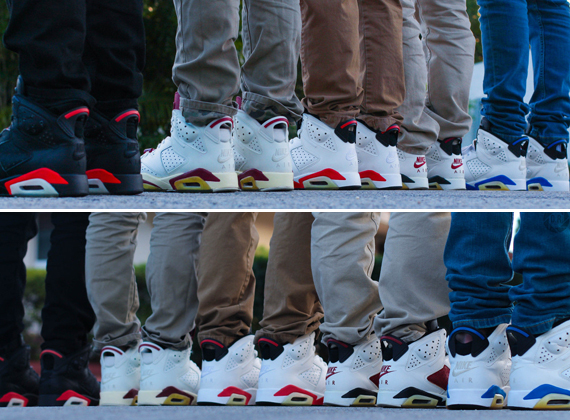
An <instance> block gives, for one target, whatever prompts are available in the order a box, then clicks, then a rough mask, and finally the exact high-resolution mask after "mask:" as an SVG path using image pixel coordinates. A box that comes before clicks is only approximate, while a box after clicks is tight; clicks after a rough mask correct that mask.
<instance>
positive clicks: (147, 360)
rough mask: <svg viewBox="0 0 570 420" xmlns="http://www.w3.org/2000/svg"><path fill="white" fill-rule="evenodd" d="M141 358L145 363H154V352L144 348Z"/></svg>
mask: <svg viewBox="0 0 570 420" xmlns="http://www.w3.org/2000/svg"><path fill="white" fill-rule="evenodd" d="M141 360H142V362H143V363H144V364H145V365H149V364H151V363H152V352H151V351H149V350H143V351H142V352H141Z"/></svg>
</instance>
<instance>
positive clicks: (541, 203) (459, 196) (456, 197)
mask: <svg viewBox="0 0 570 420" xmlns="http://www.w3.org/2000/svg"><path fill="white" fill-rule="evenodd" d="M0 209H99V210H104V209H117V210H125V209H137V210H142V209H146V210H154V209H188V210H191V209H220V210H223V209H310V210H314V209H323V210H325V209H378V210H391V209H516V210H523V209H545V210H554V209H564V210H566V209H570V193H567V192H566V193H557V192H527V191H430V190H423V191H420V190H416V191H392V190H390V191H378V190H376V191H367V190H360V191H291V192H271V193H262V192H236V193H225V194H224V193H217V194H212V193H211V194H199V193H198V194H196V193H186V194H182V193H156V192H145V193H143V194H140V195H137V196H87V197H81V198H20V197H0Z"/></svg>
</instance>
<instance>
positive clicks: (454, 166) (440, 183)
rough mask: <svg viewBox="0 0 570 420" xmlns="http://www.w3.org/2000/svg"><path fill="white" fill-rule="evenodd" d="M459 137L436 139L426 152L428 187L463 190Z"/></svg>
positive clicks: (463, 179) (463, 174)
mask: <svg viewBox="0 0 570 420" xmlns="http://www.w3.org/2000/svg"><path fill="white" fill-rule="evenodd" d="M461 142H462V139H461V138H459V137H452V138H447V139H444V140H437V141H436V142H435V143H434V144H432V145H431V147H430V148H429V150H428V151H427V153H426V162H427V168H428V181H429V188H430V189H435V190H464V189H465V168H464V166H463V158H462V156H461Z"/></svg>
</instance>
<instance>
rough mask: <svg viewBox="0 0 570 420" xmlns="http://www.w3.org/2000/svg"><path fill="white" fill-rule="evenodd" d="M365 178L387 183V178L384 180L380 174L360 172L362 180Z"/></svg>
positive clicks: (369, 171)
mask: <svg viewBox="0 0 570 420" xmlns="http://www.w3.org/2000/svg"><path fill="white" fill-rule="evenodd" d="M363 178H370V179H371V180H372V181H380V182H383V181H386V178H384V177H383V176H382V175H380V174H379V173H378V172H376V171H371V170H368V171H362V172H360V179H363Z"/></svg>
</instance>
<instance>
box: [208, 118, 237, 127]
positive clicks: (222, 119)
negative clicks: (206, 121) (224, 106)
mask: <svg viewBox="0 0 570 420" xmlns="http://www.w3.org/2000/svg"><path fill="white" fill-rule="evenodd" d="M226 122H229V123H231V124H232V126H233V125H234V120H233V119H232V118H231V117H224V118H220V119H219V120H216V121H214V122H212V123H210V128H214V127H215V126H217V125H218V124H222V123H226Z"/></svg>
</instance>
